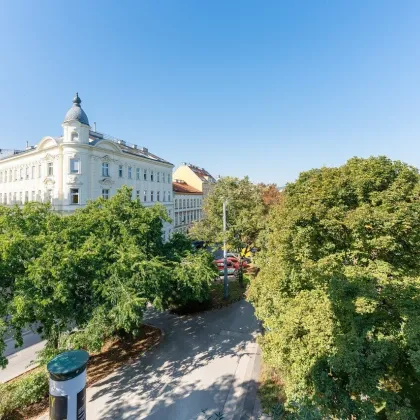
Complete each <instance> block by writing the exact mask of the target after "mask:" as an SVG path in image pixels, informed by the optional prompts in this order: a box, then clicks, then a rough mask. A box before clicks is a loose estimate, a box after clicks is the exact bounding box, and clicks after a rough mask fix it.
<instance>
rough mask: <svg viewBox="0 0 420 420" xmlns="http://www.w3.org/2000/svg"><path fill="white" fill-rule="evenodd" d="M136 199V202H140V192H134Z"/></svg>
mask: <svg viewBox="0 0 420 420" xmlns="http://www.w3.org/2000/svg"><path fill="white" fill-rule="evenodd" d="M136 198H137V200H140V190H137V191H136Z"/></svg>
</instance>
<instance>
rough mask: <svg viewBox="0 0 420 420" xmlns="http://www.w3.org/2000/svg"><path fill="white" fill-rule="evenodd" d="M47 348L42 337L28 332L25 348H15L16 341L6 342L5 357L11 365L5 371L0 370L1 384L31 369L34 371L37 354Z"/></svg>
mask: <svg viewBox="0 0 420 420" xmlns="http://www.w3.org/2000/svg"><path fill="white" fill-rule="evenodd" d="M44 346H45V341H42V339H41V337H40V336H39V335H38V334H36V333H34V332H32V331H30V330H28V331H26V332H25V333H24V334H23V346H22V347H18V348H16V347H15V340H13V338H9V339H7V340H6V351H5V356H7V360H8V361H9V363H8V364H7V367H6V368H5V369H0V383H2V382H7V381H9V380H10V379H13V378H15V377H16V376H19V375H21V374H22V373H24V372H26V371H27V370H29V369H32V367H33V365H31V362H32V361H33V360H35V359H36V356H37V352H38V351H40V350H42V349H43V348H44Z"/></svg>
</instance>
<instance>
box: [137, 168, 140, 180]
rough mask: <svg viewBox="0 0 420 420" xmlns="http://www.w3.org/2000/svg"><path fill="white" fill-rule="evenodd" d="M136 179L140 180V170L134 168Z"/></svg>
mask: <svg viewBox="0 0 420 420" xmlns="http://www.w3.org/2000/svg"><path fill="white" fill-rule="evenodd" d="M136 179H137V180H139V179H140V168H136Z"/></svg>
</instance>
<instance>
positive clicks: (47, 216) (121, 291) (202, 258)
mask: <svg viewBox="0 0 420 420" xmlns="http://www.w3.org/2000/svg"><path fill="white" fill-rule="evenodd" d="M166 219H167V214H166V210H165V209H164V207H163V206H159V205H156V206H153V207H144V206H142V205H141V203H140V202H139V201H138V200H132V199H131V189H129V188H126V187H123V188H122V189H121V190H119V191H118V192H117V194H116V195H115V196H114V197H112V198H111V199H109V200H105V199H103V198H99V199H97V200H95V201H92V202H90V203H89V204H88V205H87V206H86V207H85V208H83V209H80V210H77V211H76V212H75V213H74V214H72V215H69V216H65V217H60V216H58V215H57V214H55V213H53V212H51V211H50V208H49V207H48V206H45V205H39V204H37V203H28V204H25V206H23V207H22V208H19V207H17V206H15V207H12V208H6V207H3V206H0V253H1V254H0V255H1V260H0V281H1V284H0V285H1V295H0V299H1V300H0V317H1V318H0V319H2V324H1V325H0V328H2V329H3V333H4V332H5V329H6V328H9V329H12V331H14V334H15V338H16V339H17V340H18V342H19V341H20V340H21V332H22V329H23V328H24V327H26V326H28V325H32V324H34V323H39V325H40V329H39V331H40V332H41V334H42V335H43V336H45V337H46V338H47V339H48V340H49V345H50V346H52V347H57V346H58V342H59V338H60V335H62V334H66V333H67V332H68V331H71V330H73V329H74V328H77V330H78V331H80V332H83V331H85V332H86V334H85V341H84V343H85V345H86V346H88V347H90V348H95V349H97V348H100V346H101V345H102V343H103V341H104V339H105V338H106V337H107V336H109V335H110V334H112V333H113V332H116V331H120V330H122V331H125V332H127V333H131V334H133V333H136V330H137V329H138V327H139V325H140V324H141V321H142V315H143V312H144V309H145V307H146V304H147V303H148V302H153V303H155V305H156V306H157V307H159V308H160V309H166V308H168V307H169V306H171V305H176V304H182V303H183V302H184V301H185V299H186V297H188V299H191V300H198V301H203V300H205V299H206V298H207V297H208V291H209V285H210V282H211V281H212V280H213V279H214V277H215V273H216V271H215V267H214V265H213V264H212V261H211V258H210V259H209V255H207V254H206V253H204V252H196V253H194V254H193V255H192V254H191V249H192V247H191V242H190V241H189V240H187V239H186V238H182V237H180V236H179V235H177V236H175V237H174V238H173V239H172V240H171V241H169V242H168V243H166V244H164V243H163V241H162V221H163V220H166ZM1 332H2V331H0V333H1ZM3 335H4V334H2V336H3ZM2 346H3V347H2ZM3 349H4V340H2V341H0V355H1V354H2V351H3ZM5 362H6V360H5V358H2V359H1V363H2V364H3V365H4V364H5Z"/></svg>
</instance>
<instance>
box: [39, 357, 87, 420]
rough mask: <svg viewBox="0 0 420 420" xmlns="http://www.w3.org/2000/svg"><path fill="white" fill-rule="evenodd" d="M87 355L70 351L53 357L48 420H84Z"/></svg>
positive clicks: (50, 369)
mask: <svg viewBox="0 0 420 420" xmlns="http://www.w3.org/2000/svg"><path fill="white" fill-rule="evenodd" d="M88 360H89V353H88V352H86V351H84V350H71V351H66V352H65V353H61V354H59V355H58V356H56V357H54V359H52V360H51V361H50V362H49V363H48V365H47V369H48V372H49V374H50V420H85V419H86V365H87V362H88Z"/></svg>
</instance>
